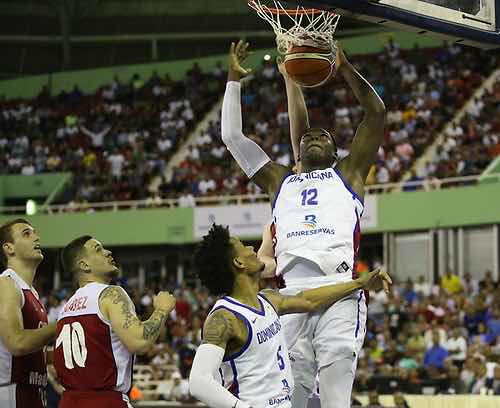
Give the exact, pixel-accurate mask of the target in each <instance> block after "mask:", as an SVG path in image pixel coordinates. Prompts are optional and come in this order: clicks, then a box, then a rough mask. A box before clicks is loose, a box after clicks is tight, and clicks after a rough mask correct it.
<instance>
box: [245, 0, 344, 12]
mask: <svg viewBox="0 0 500 408" xmlns="http://www.w3.org/2000/svg"><path fill="white" fill-rule="evenodd" d="M248 6H249V7H251V8H253V9H254V10H260V8H261V7H260V6H258V5H257V4H256V3H255V1H254V0H249V2H248ZM265 11H269V12H270V13H272V14H275V15H284V14H297V15H300V14H313V13H314V14H317V13H328V14H335V13H334V12H332V11H327V10H320V9H315V8H308V9H305V8H304V7H297V8H291V9H285V8H283V9H278V8H276V7H267V6H265ZM335 15H336V14H335Z"/></svg>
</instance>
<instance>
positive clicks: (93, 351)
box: [54, 282, 134, 394]
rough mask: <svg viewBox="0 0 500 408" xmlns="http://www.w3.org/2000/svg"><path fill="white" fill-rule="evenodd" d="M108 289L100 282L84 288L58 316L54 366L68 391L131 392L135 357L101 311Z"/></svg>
mask: <svg viewBox="0 0 500 408" xmlns="http://www.w3.org/2000/svg"><path fill="white" fill-rule="evenodd" d="M107 287H108V285H105V284H102V283H97V282H92V283H89V284H87V285H85V286H84V287H82V288H80V289H78V290H77V291H76V293H75V294H74V295H73V296H72V297H71V298H70V299H69V300H68V303H66V305H65V306H64V308H63V310H62V311H61V313H60V314H59V317H58V320H57V340H56V346H55V349H54V366H55V368H56V371H57V375H58V377H59V379H60V380H61V383H62V385H63V386H64V387H65V388H66V390H71V391H117V392H120V393H122V394H126V393H128V392H129V390H130V387H131V381H132V366H133V363H134V355H133V354H131V353H130V352H129V351H128V350H127V349H126V347H125V345H124V344H123V343H122V342H121V341H120V339H119V338H118V336H117V335H116V334H115V333H114V332H113V330H112V329H111V325H110V323H109V322H108V321H106V319H105V318H104V317H103V315H102V314H101V312H100V310H99V296H100V295H101V293H102V291H103V290H104V289H106V288H107Z"/></svg>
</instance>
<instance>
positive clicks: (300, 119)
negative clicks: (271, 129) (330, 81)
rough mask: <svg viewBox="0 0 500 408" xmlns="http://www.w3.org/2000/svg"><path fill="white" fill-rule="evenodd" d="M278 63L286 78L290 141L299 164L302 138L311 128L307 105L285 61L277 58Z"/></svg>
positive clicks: (294, 156) (294, 157)
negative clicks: (288, 71) (290, 75)
mask: <svg viewBox="0 0 500 408" xmlns="http://www.w3.org/2000/svg"><path fill="white" fill-rule="evenodd" d="M276 63H277V64H278V69H279V71H280V73H281V75H283V79H284V80H285V86H286V96H287V101H288V102H287V103H288V119H289V122H290V142H291V144H292V151H293V159H294V160H295V164H297V163H298V162H299V160H300V157H299V156H300V155H299V152H300V138H301V137H302V135H303V134H304V133H305V132H306V130H307V129H309V115H308V112H307V105H306V101H305V99H304V94H303V93H302V89H301V88H300V86H299V85H297V83H296V82H294V81H293V80H292V79H291V78H290V77H289V76H288V74H287V72H286V69H285V64H284V63H283V61H282V60H281V59H279V60H276Z"/></svg>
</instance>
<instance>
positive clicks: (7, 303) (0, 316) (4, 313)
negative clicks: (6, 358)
mask: <svg viewBox="0 0 500 408" xmlns="http://www.w3.org/2000/svg"><path fill="white" fill-rule="evenodd" d="M0 297H1V300H0V327H1V330H0V339H1V340H2V342H3V343H4V344H5V346H6V347H7V350H8V352H9V353H11V354H12V355H13V356H23V355H26V354H31V353H34V352H36V351H38V350H41V349H42V348H43V347H44V346H45V345H47V343H49V342H50V341H51V340H54V338H55V335H56V325H55V324H54V323H50V324H48V325H46V326H43V327H41V328H40V329H25V328H24V327H23V316H22V313H21V309H22V297H21V293H20V292H19V289H17V288H16V286H15V283H14V281H13V280H12V279H10V278H0Z"/></svg>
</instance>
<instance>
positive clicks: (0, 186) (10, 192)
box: [0, 173, 68, 204]
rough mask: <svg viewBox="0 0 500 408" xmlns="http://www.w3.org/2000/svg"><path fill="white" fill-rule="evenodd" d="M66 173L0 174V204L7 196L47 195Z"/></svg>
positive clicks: (31, 196) (65, 176)
mask: <svg viewBox="0 0 500 408" xmlns="http://www.w3.org/2000/svg"><path fill="white" fill-rule="evenodd" d="M67 177H68V173H47V174H36V175H33V176H22V175H9V176H0V204H1V203H3V202H5V199H8V198H26V199H28V198H35V197H48V196H49V195H50V194H51V193H52V192H53V191H54V190H55V189H56V188H57V187H58V186H59V185H60V183H61V182H62V181H63V180H64V179H66V178H67Z"/></svg>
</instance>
